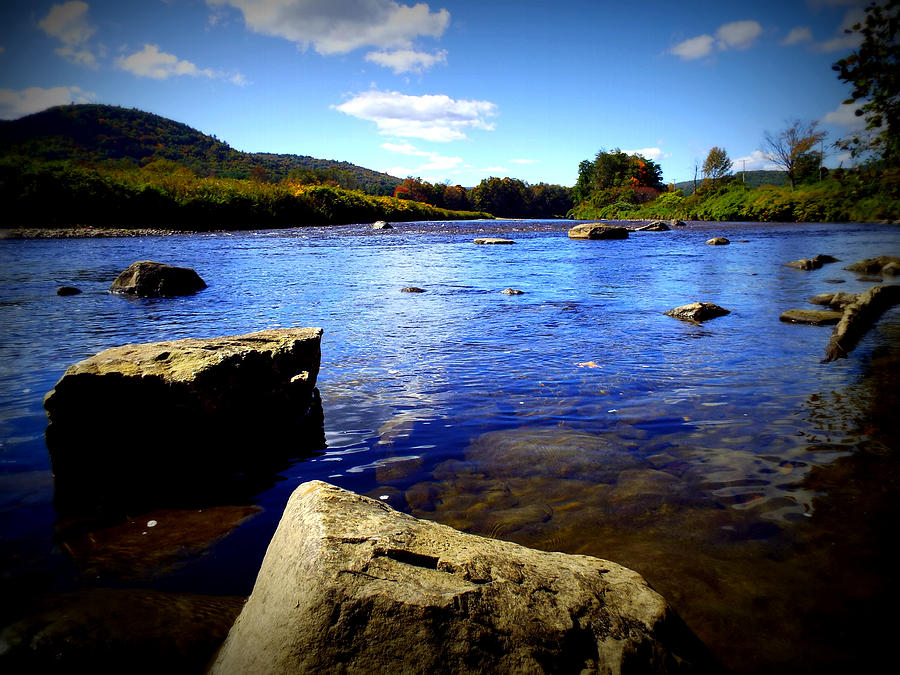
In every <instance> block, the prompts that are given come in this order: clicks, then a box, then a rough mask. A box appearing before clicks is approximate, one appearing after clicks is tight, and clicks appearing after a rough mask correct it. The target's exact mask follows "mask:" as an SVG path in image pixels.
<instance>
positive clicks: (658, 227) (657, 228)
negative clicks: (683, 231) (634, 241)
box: [634, 220, 672, 232]
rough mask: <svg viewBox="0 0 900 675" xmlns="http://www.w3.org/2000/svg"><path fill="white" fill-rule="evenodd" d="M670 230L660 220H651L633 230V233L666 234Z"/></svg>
mask: <svg viewBox="0 0 900 675" xmlns="http://www.w3.org/2000/svg"><path fill="white" fill-rule="evenodd" d="M671 229H672V228H671V227H669V225H668V224H667V223H664V222H663V221H661V220H653V221H651V222H649V223H647V224H646V225H641V226H640V227H636V228H634V231H635V232H668V231H669V230H671Z"/></svg>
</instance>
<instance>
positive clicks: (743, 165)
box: [741, 159, 747, 183]
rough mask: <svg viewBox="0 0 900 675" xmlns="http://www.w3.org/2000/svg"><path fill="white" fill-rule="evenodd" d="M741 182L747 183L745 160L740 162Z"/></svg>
mask: <svg viewBox="0 0 900 675" xmlns="http://www.w3.org/2000/svg"><path fill="white" fill-rule="evenodd" d="M741 182H742V183H746V182H747V160H746V159H742V160H741Z"/></svg>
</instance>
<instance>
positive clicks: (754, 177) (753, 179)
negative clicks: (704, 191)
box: [675, 171, 788, 196]
mask: <svg viewBox="0 0 900 675" xmlns="http://www.w3.org/2000/svg"><path fill="white" fill-rule="evenodd" d="M734 180H736V181H740V182H743V183H746V184H747V186H748V187H752V188H757V187H760V186H761V185H775V186H779V187H780V186H782V185H787V182H788V179H787V174H786V173H785V172H784V171H735V172H734ZM702 182H703V179H702V178H698V179H697V185H700V184H701V183H702ZM675 189H676V190H681V191H682V192H684V194H685V196H688V195H690V194H693V192H694V181H692V180H683V181H680V182H678V183H675Z"/></svg>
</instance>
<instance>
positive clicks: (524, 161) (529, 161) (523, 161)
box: [509, 159, 541, 164]
mask: <svg viewBox="0 0 900 675" xmlns="http://www.w3.org/2000/svg"><path fill="white" fill-rule="evenodd" d="M509 161H510V163H511V164H537V163H538V162H540V161H541V160H539V159H511V160H509Z"/></svg>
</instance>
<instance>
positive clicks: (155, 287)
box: [109, 260, 206, 298]
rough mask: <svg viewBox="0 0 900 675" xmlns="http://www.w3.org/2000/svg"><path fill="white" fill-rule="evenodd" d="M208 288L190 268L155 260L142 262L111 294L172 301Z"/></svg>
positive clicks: (133, 266)
mask: <svg viewBox="0 0 900 675" xmlns="http://www.w3.org/2000/svg"><path fill="white" fill-rule="evenodd" d="M204 288H206V282H204V281H203V279H201V278H200V275H199V274H197V273H196V272H195V271H194V270H192V269H191V268H190V267H173V266H172V265H165V264H163V263H158V262H153V261H152V260H139V261H138V262H136V263H132V264H131V265H129V267H128V269H126V270H125V271H124V272H122V273H121V274H120V275H119V276H118V277H116V280H115V281H113V282H112V284H111V285H110V287H109V292H110V293H115V294H116V295H136V296H138V297H140V298H169V297H173V296H176V295H190V294H191V293H196V292H197V291H201V290H203V289H204Z"/></svg>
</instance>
